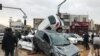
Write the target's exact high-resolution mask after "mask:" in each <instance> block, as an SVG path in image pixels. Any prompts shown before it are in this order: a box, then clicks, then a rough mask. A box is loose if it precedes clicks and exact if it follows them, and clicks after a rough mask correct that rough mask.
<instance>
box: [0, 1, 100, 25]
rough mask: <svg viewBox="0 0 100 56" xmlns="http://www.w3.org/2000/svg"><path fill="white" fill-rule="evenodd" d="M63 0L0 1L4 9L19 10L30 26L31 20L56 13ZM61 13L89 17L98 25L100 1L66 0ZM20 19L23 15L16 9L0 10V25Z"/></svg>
mask: <svg viewBox="0 0 100 56" xmlns="http://www.w3.org/2000/svg"><path fill="white" fill-rule="evenodd" d="M62 1H63V0H0V4H2V5H3V6H6V7H15V8H21V9H22V10H23V11H24V12H25V13H26V15H27V24H29V25H32V22H33V21H32V20H33V18H45V17H47V16H49V15H53V14H56V13H57V5H58V4H60V3H61V2H62ZM60 12H61V13H69V14H77V15H89V19H93V20H94V22H95V23H97V24H100V22H99V21H100V19H99V18H100V0H67V1H66V2H65V3H64V4H63V5H62V6H61V8H60ZM11 17H12V19H13V20H17V19H21V20H22V21H23V13H22V12H21V11H20V10H17V9H8V8H3V9H2V10H0V24H3V25H5V26H8V25H9V23H8V22H9V19H10V18H11Z"/></svg>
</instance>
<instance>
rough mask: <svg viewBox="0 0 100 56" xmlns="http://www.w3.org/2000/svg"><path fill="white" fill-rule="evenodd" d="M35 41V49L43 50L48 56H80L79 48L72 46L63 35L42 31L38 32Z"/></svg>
mask: <svg viewBox="0 0 100 56" xmlns="http://www.w3.org/2000/svg"><path fill="white" fill-rule="evenodd" d="M33 40H34V44H35V48H37V49H40V50H42V51H43V52H44V53H45V54H46V55H47V56H80V54H79V52H80V50H79V48H78V47H77V46H75V45H73V44H70V42H69V40H67V39H66V35H65V34H63V33H57V32H55V31H49V30H41V31H37V33H36V34H35V37H34V39H33ZM36 46H37V47H36Z"/></svg>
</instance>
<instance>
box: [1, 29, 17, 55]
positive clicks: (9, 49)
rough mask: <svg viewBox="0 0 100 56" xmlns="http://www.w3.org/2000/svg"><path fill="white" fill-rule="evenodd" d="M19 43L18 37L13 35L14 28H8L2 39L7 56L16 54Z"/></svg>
mask: <svg viewBox="0 0 100 56" xmlns="http://www.w3.org/2000/svg"><path fill="white" fill-rule="evenodd" d="M16 45H17V39H16V38H15V37H14V36H13V33H12V29H11V28H6V29H5V34H4V37H3V40H2V50H3V51H4V52H5V56H9V54H10V55H11V56H14V49H15V46H16Z"/></svg>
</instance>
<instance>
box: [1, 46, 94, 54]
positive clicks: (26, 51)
mask: <svg viewBox="0 0 100 56" xmlns="http://www.w3.org/2000/svg"><path fill="white" fill-rule="evenodd" d="M77 46H78V47H79V48H80V50H81V52H80V53H81V56H93V49H92V46H90V47H91V48H90V50H85V48H84V47H83V46H82V45H77ZM28 53H30V51H28V50H24V49H18V56H45V55H43V54H34V55H28ZM0 56H4V53H3V51H2V50H1V45H0Z"/></svg>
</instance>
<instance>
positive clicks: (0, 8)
mask: <svg viewBox="0 0 100 56" xmlns="http://www.w3.org/2000/svg"><path fill="white" fill-rule="evenodd" d="M2 8H9V9H16V10H20V11H21V12H22V13H23V14H24V16H23V18H24V26H26V18H27V15H26V13H25V12H24V11H23V10H22V9H21V8H15V7H8V6H2V4H0V10H2Z"/></svg>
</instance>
